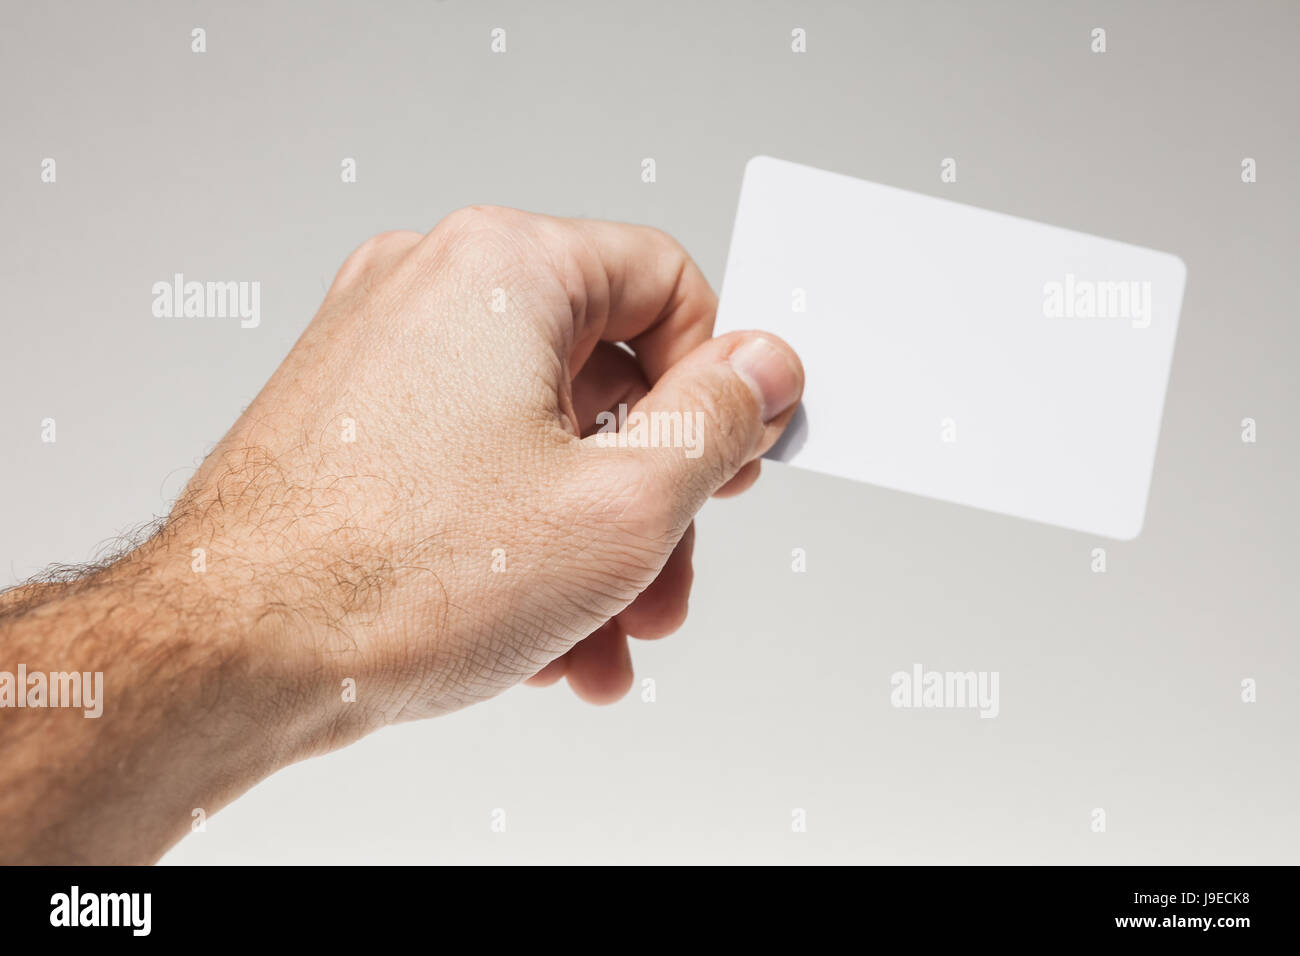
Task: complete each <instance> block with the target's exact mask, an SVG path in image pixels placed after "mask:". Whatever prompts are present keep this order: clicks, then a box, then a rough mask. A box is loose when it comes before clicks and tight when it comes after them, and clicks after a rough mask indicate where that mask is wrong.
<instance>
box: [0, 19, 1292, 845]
mask: <svg viewBox="0 0 1300 956" xmlns="http://www.w3.org/2000/svg"><path fill="white" fill-rule="evenodd" d="M1298 10H1300V7H1298V6H1297V5H1296V4H1284V3H1231V4H1226V3H1225V4H1217V5H1216V4H1201V3H1142V4H1134V3H1071V4H1063V3H1052V4H1042V3H1029V2H1026V3H1019V4H972V3H944V4H940V3H870V4H867V3H864V4H856V5H847V4H829V3H823V4H799V5H794V4H786V3H773V2H729V3H717V4H703V3H685V2H680V3H667V2H655V3H638V4H625V3H608V2H586V3H555V4H545V5H544V4H539V3H533V2H520V3H468V2H445V3H428V2H425V3H404V4H363V3H340V2H331V3H301V4H287V3H274V4H251V3H250V4H228V3H221V4H218V3H142V4H133V5H131V6H130V7H129V8H128V7H126V6H119V5H108V4H97V3H77V4H60V5H51V6H49V7H48V8H47V7H46V5H36V4H23V5H21V6H19V5H7V6H6V9H5V11H4V14H3V29H0V81H2V82H0V91H2V92H0V97H2V98H3V100H2V105H3V117H4V133H3V148H2V149H0V207H2V208H3V226H2V228H0V274H2V275H3V280H4V284H3V288H4V292H5V313H4V318H3V320H2V321H3V339H2V341H3V358H2V359H0V363H2V364H0V410H2V412H0V449H3V456H4V466H3V479H2V481H3V486H2V491H3V498H2V500H3V507H2V509H0V568H3V574H4V583H6V584H8V583H13V582H17V581H19V580H21V579H23V578H25V577H27V576H28V575H30V574H32V573H34V572H35V571H37V570H38V569H40V568H41V567H42V566H43V565H45V564H47V563H49V562H53V561H82V560H86V559H89V558H91V557H93V556H94V554H95V552H96V546H97V545H98V544H99V543H100V542H103V541H105V540H108V539H112V538H113V537H114V536H115V535H117V534H119V533H121V532H122V531H124V530H127V529H129V528H131V527H132V526H134V525H136V524H138V523H139V522H141V521H143V520H145V519H147V518H148V517H149V516H150V515H154V514H162V513H164V512H165V511H166V509H167V505H168V502H169V501H170V499H171V497H172V496H173V495H174V494H175V493H176V492H177V490H178V489H179V488H180V487H181V485H182V484H183V482H184V480H185V478H186V477H187V475H188V474H189V472H190V470H191V469H192V467H193V465H194V464H195V462H196V461H197V460H198V459H199V458H200V457H201V455H202V454H203V453H204V451H205V450H206V449H207V448H208V447H210V445H211V443H213V442H214V441H215V440H216V439H218V438H219V437H220V435H221V434H222V433H223V431H224V430H225V429H226V428H227V427H228V425H229V424H230V423H231V422H232V421H233V420H234V418H235V417H236V415H237V414H238V413H239V411H240V409H241V408H242V407H243V406H244V405H245V404H246V403H247V402H248V401H249V400H250V399H251V398H252V396H253V395H254V394H255V393H256V391H257V389H258V388H259V386H260V385H261V383H262V382H263V381H264V380H265V378H266V377H267V376H268V375H269V373H270V372H271V371H272V369H273V368H274V367H275V366H276V364H277V363H278V362H279V361H280V359H281V358H282V357H283V355H284V354H285V353H286V351H287V350H288V349H289V347H290V346H291V344H292V343H293V341H294V339H295V338H296V337H297V335H298V334H299V332H300V331H301V330H302V328H303V327H304V326H305V324H306V323H307V322H308V321H309V319H310V318H311V316H312V314H313V312H314V311H315V308H316V306H317V305H318V304H319V301H320V299H321V297H322V294H323V293H324V290H325V288H326V285H327V284H328V282H329V280H330V279H331V277H332V275H333V273H334V271H335V269H336V268H337V267H338V265H339V264H340V263H341V262H342V260H343V258H344V256H345V255H346V253H347V252H348V251H349V250H350V249H351V248H353V247H354V246H355V245H357V244H358V243H359V242H360V241H361V240H362V239H364V238H365V237H366V236H368V235H370V234H372V233H374V232H377V231H380V230H383V229H391V228H415V229H420V230H424V229H427V228H429V227H431V226H432V225H433V223H435V222H436V221H437V220H438V219H439V218H440V217H441V216H443V215H444V214H446V213H447V212H449V211H451V210H452V209H454V208H456V207H458V206H461V205H464V204H466V203H470V202H491V203H500V204H507V205H515V206H520V207H524V208H528V209H534V210H539V211H544V212H551V213H557V214H568V215H586V216H596V217H603V218H611V219H620V220H630V221H636V222H646V223H652V224H655V225H658V226H661V227H663V228H665V229H667V230H669V231H671V232H672V233H673V234H675V235H676V236H677V237H678V238H680V239H681V240H682V242H683V243H684V244H685V245H686V246H687V248H688V249H690V250H691V251H692V252H693V254H694V255H695V257H696V258H697V260H698V261H699V263H700V264H701V266H702V267H703V269H704V271H705V273H706V274H707V275H708V276H709V278H710V279H711V280H712V281H713V283H714V285H715V287H716V286H718V285H720V284H721V280H722V268H723V263H724V261H725V255H726V249H727V243H728V239H729V235H730V229H731V222H732V217H733V215H734V211H735V203H736V197H737V192H738V189H739V184H740V175H741V171H742V168H743V165H744V162H745V160H747V159H748V158H749V157H750V156H752V155H754V154H756V153H767V154H770V155H774V156H779V157H782V158H785V159H791V160H795V161H798V162H804V163H808V164H810V165H815V166H821V167H824V168H828V169H834V170H837V171H839V172H844V173H848V174H851V175H856V176H860V177H863V178H867V179H871V180H875V181H878V182H882V183H887V184H890V185H894V186H899V187H903V188H907V189H913V190H917V191H920V192H925V193H931V194H936V195H943V196H946V197H948V198H953V199H957V200H960V201H964V202H969V203H972V204H975V205H979V206H983V207H987V208H990V209H996V210H999V211H1003V212H1007V213H1012V214H1016V215H1020V216H1025V217H1029V218H1032V219H1038V220H1042V221H1045V222H1051V223H1054V224H1058V225H1062V226H1067V227H1070V228H1074V229H1078V230H1082V231H1085V232H1093V233H1097V234H1100V235H1104V236H1108V237H1113V238H1116V239H1122V240H1125V241H1128V242H1132V243H1136V244H1139V245H1144V246H1150V247H1153V248H1156V249H1162V250H1167V251H1170V252H1173V253H1176V254H1177V255H1179V256H1181V257H1183V259H1184V260H1185V261H1186V263H1187V266H1188V269H1189V281H1188V286H1187V293H1186V301H1185V307H1184V311H1183V316H1182V325H1181V329H1180V333H1179V341H1178V346H1177V350H1176V354H1175V357H1174V365H1173V373H1172V378H1171V381H1170V385H1169V398H1168V404H1167V407H1166V411H1165V421H1164V428H1163V432H1162V435H1161V440H1160V448H1159V452H1158V455H1157V459H1156V469H1155V477H1154V482H1153V485H1152V489H1151V501H1150V507H1149V511H1148V515H1147V523H1146V527H1145V530H1144V532H1143V534H1142V535H1141V537H1139V538H1138V539H1137V540H1136V541H1134V542H1130V543H1124V544H1119V543H1115V542H1107V541H1098V540H1094V539H1092V538H1090V537H1089V536H1086V535H1080V534H1076V533H1071V532H1067V531H1061V530H1057V529H1054V528H1049V527H1044V526H1039V525H1034V524H1030V523H1027V522H1021V521H1017V520H1014V519H1010V518H1002V517H998V516H994V515H990V514H984V513H980V512H977V511H973V510H969V509H965V508H961V507H958V506H953V505H946V504H942V503H938V502H934V501H928V500H922V499H919V498H914V497H909V496H906V495H902V494H898V493H893V492H887V491H883V490H879V489H874V488H869V487H863V486H858V485H855V484H853V483H850V482H845V481H840V480H836V479H831V478H826V477H820V476H816V475H812V474H807V473H802V472H797V471H793V470H789V469H786V468H784V467H782V466H779V465H768V466H767V468H766V474H765V476H764V478H763V480H762V481H761V482H760V484H759V486H758V487H757V488H756V489H755V490H754V491H753V492H751V493H750V494H748V495H746V496H744V497H743V498H741V499H739V500H736V501H728V502H715V503H712V504H710V505H709V506H708V507H707V509H706V510H705V512H704V513H703V515H702V516H701V518H700V522H699V530H700V536H699V542H698V546H697V550H696V571H697V577H696V585H695V594H694V598H693V601H692V611H691V617H690V620H689V622H688V623H687V625H686V627H685V628H684V629H683V631H682V632H680V633H679V634H678V635H677V636H675V637H673V638H671V639H669V640H667V641H663V642H659V643H655V644H638V645H636V646H635V647H634V655H635V660H636V664H637V668H638V679H640V678H642V677H647V676H648V677H653V678H654V679H655V680H656V682H657V688H658V700H657V702H655V703H653V704H647V703H643V702H642V701H641V700H640V698H639V696H638V695H636V694H635V693H634V694H633V695H631V696H629V698H628V699H626V700H625V701H623V702H622V703H620V704H618V705H616V706H614V707H612V708H608V709H592V708H589V707H587V706H585V705H582V704H580V703H578V702H577V701H576V700H575V699H573V698H572V696H571V694H570V693H569V692H568V691H567V689H565V688H563V687H556V688H551V689H549V690H535V689H530V688H518V689H516V690H514V691H511V692H510V693H509V694H507V695H505V696H504V697H503V698H501V699H499V700H496V701H494V702H491V703H488V704H486V705H484V706H479V707H476V708H473V709H471V710H469V711H466V712H462V713H459V714H456V715H454V716H451V717H448V718H444V719H440V720H437V721H433V722H430V723H425V724H420V725H407V726H403V727H399V728H394V729H390V730H386V731H383V732H381V733H379V734H376V735H375V736H373V737H371V738H369V739H367V740H365V741H363V742H362V743H360V744H359V745H357V746H354V747H352V748H350V749H348V750H346V751H343V752H341V753H338V754H335V755H332V756H330V757H328V758H324V759H319V760H315V761H311V762H308V763H305V764H301V765H298V766H295V767H292V768H290V769H288V770H285V771H283V772H281V773H279V774H278V775H276V776H275V777H273V778H272V779H270V780H268V781H266V782H265V783H263V784H261V785H260V786H258V787H257V788H256V789H255V790H253V791H252V792H250V793H249V794H248V795H246V796H245V797H244V798H242V799H241V800H239V801H238V802H236V803H235V804H234V805H232V806H231V807H229V808H228V809H226V810H225V811H223V812H222V813H221V814H219V815H217V816H215V817H213V818H212V819H211V820H210V821H209V824H208V829H207V832H205V833H201V834H195V835H192V836H190V837H189V838H187V839H186V840H185V841H183V842H182V843H181V844H180V845H178V846H177V847H176V849H175V850H173V851H172V852H171V853H170V854H169V855H168V857H167V860H168V861H170V862H175V863H207V862H242V861H250V862H280V861H284V862H288V861H303V862H346V861H358V862H360V861H377V862H387V861H408V862H453V861H479V862H504V861H558V862H567V861H613V862H627V861H650V862H657V861H734V862H742V861H788V862H813V861H875V862H940V861H942V862H957V863H964V862H1028V861H1040V862H1084V863H1101V862H1164V863H1211V862H1241V863H1250V862H1278V863H1281V862H1295V861H1296V857H1297V849H1298V848H1300V826H1297V820H1296V807H1297V804H1298V802H1300V793H1298V792H1297V790H1298V786H1297V785H1298V783H1300V775H1298V774H1297V766H1296V752H1295V744H1294V739H1295V729H1296V726H1297V717H1300V705H1298V704H1297V695H1296V692H1297V651H1296V637H1297V635H1296V626H1295V618H1296V615H1295V611H1296V587H1295V580H1296V576H1297V570H1298V568H1297V564H1298V563H1300V562H1298V561H1297V556H1296V555H1297V551H1296V547H1295V541H1296V530H1297V529H1296V523H1297V522H1296V514H1297V509H1296V507H1295V505H1294V501H1293V495H1294V493H1295V484H1296V483H1295V477H1294V476H1295V471H1296V466H1297V464H1300V460H1298V455H1297V441H1296V439H1297V434H1296V412H1297V403H1296V397H1297V396H1296V379H1295V371H1294V370H1295V367H1296V359H1297V345H1298V344H1300V343H1298V335H1300V334H1298V333H1297V319H1296V311H1295V303H1296V301H1297V298H1298V296H1297V292H1298V290H1297V278H1296V277H1297V275H1300V270H1297V268H1296V261H1297V253H1298V252H1300V249H1298V246H1300V243H1298V242H1297V238H1298V237H1297V222H1298V218H1297V215H1296V213H1297V210H1298V209H1300V203H1298V202H1297V198H1298V197H1297V193H1298V192H1300V187H1298V186H1297V175H1298V173H1300V165H1298V163H1297V160H1298V158H1300V157H1298V156H1297V146H1298V144H1300V139H1298V137H1297V130H1296V106H1295V102H1294V95H1295V91H1296V90H1297V88H1300V65H1298V62H1297V56H1296V49H1297V42H1298V41H1300V30H1298V29H1297V28H1298V27H1300V12H1298ZM194 26H202V27H204V28H206V29H207V31H208V52H207V53H206V54H203V55H195V54H192V53H191V52H190V49H189V47H190V41H189V35H190V29H191V28H192V27H194ZM496 26H501V27H504V28H506V30H507V31H508V43H509V47H508V49H509V52H508V53H506V54H505V55H493V54H491V53H490V52H489V31H490V30H491V29H492V28H493V27H496ZM1095 26H1101V27H1105V28H1106V30H1107V33H1108V45H1109V51H1108V52H1107V53H1105V54H1104V55H1096V54H1093V53H1091V52H1090V50H1089V33H1090V30H1091V29H1092V28H1093V27H1095ZM794 27H803V28H804V29H806V30H807V31H808V52H807V53H806V54H803V55H795V54H792V53H791V52H790V47H789V44H790V31H791V29H792V28H794ZM46 156H50V157H54V158H55V159H56V160H57V162H58V182H57V184H54V185H46V184H42V183H41V182H40V175H39V174H40V162H41V159H42V158H43V157H46ZM345 156H352V157H356V159H357V161H358V164H359V179H360V181H359V182H358V183H356V184H354V185H344V184H342V183H341V182H340V180H339V163H340V161H341V159H342V158H343V157H345ZM647 156H651V157H654V158H655V159H656V161H657V163H658V182H657V183H655V184H653V185H646V184H643V183H642V182H641V181H640V175H639V174H640V161H641V159H642V158H643V157H647ZM946 156H953V157H956V158H957V160H958V164H959V181H958V182H957V183H955V184H951V185H944V184H941V183H940V182H939V163H940V161H941V159H942V158H943V157H946ZM1244 156H1252V157H1254V158H1256V159H1257V161H1258V164H1259V182H1258V183H1256V184H1254V185H1244V184H1243V183H1242V182H1241V181H1240V162H1241V159H1242V157H1244ZM173 272H184V273H186V274H187V275H188V276H191V277H193V278H199V279H243V280H260V281H261V282H262V313H263V317H262V325H261V327H260V328H258V329H255V330H242V329H240V328H239V327H238V322H237V321H231V320H226V321H221V320H211V321H191V322H183V323H182V322H173V321H168V320H164V319H155V318H153V316H152V315H151V313H150V305H151V301H152V296H151V293H150V286H151V285H152V283H153V282H154V281H156V280H159V279H165V278H167V277H169V276H171V274H172V273H173ZM1099 387H1104V383H1099ZM47 416H51V417H54V418H56V419H57V421H58V442H57V444H54V445H46V444H42V443H41V441H40V421H41V419H42V418H45V417H47ZM1246 416H1251V417H1254V418H1255V419H1257V420H1258V422H1259V441H1258V443H1257V444H1254V445H1249V444H1243V443H1242V441H1241V440H1240V426H1239V423H1240V421H1241V419H1242V418H1243V417H1246ZM1098 545H1103V546H1105V547H1107V549H1108V553H1109V564H1110V570H1109V572H1108V573H1106V574H1104V575H1099V574H1093V573H1092V572H1091V571H1090V568H1089V564H1090V551H1091V549H1092V548H1093V547H1095V546H1098ZM795 547H801V548H804V549H806V551H807V554H808V571H807V573H806V574H794V573H791V570H790V553H791V549H792V548H795ZM913 662H921V663H923V664H924V665H925V666H926V667H927V668H934V669H943V670H967V669H971V670H998V671H1000V672H1001V711H1002V712H1001V716H999V717H998V718H997V719H995V720H980V719H978V717H976V716H975V714H974V713H972V712H969V711H957V712H952V711H948V712H941V711H906V710H894V709H892V708H891V707H890V706H889V675H890V674H891V673H893V672H894V671H896V670H903V669H907V668H909V667H910V666H911V664H912V663H913ZM1245 677H1252V678H1255V679H1256V680H1257V681H1258V685H1259V702H1258V703H1256V704H1253V705H1250V704H1244V703H1242V702H1241V701H1240V697H1239V694H1240V691H1239V684H1240V681H1241V680H1242V679H1243V678H1245ZM498 807H500V808H504V809H505V810H506V812H507V815H508V830H507V832H506V833H504V834H500V833H493V832H492V831H491V829H490V826H489V824H490V819H491V813H492V810H493V809H494V808H498ZM794 807H801V808H804V809H806V810H807V813H808V826H809V829H808V832H807V833H805V834H796V833H792V832H791V827H790V819H791V809H792V808H794ZM1094 807H1103V808H1105V809H1106V811H1107V815H1108V829H1107V832H1106V833H1104V834H1094V833H1092V832H1090V829H1089V822H1090V817H1089V814H1090V811H1091V810H1092V808H1094Z"/></svg>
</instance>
